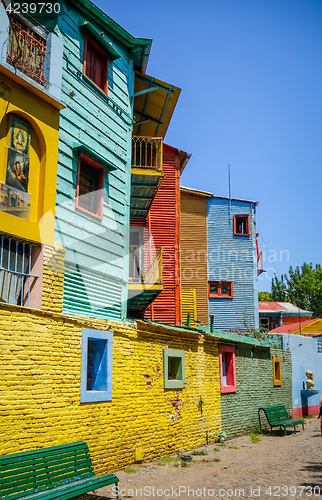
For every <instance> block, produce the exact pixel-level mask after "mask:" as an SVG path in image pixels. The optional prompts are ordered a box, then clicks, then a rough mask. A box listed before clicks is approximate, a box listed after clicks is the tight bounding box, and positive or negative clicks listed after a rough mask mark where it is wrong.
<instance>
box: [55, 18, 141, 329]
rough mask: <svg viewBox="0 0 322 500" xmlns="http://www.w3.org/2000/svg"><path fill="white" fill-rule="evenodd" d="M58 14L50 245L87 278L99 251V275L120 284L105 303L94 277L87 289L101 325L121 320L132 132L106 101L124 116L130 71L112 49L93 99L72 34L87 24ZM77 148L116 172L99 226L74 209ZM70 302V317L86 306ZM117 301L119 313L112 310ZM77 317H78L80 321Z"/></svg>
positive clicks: (79, 38)
mask: <svg viewBox="0 0 322 500" xmlns="http://www.w3.org/2000/svg"><path fill="white" fill-rule="evenodd" d="M63 10H64V13H63V15H62V16H60V18H59V30H60V32H61V33H62V38H63V42H64V66H63V79H62V101H64V102H65V103H66V104H67V108H66V109H64V110H62V111H61V114H60V131H59V156H58V176H57V209H56V237H55V238H56V241H57V242H59V243H61V244H62V245H64V246H68V248H69V249H70V251H69V254H71V253H75V254H77V258H76V259H75V258H73V256H72V257H71V260H69V257H68V253H67V254H66V260H67V264H68V262H69V263H70V264H75V262H76V263H77V264H80V265H82V266H84V267H85V268H87V269H91V272H92V273H93V274H94V275H96V272H95V268H96V269H97V267H98V266H96V265H95V263H94V265H92V263H93V261H95V260H96V259H95V258H94V256H93V248H94V250H95V253H97V251H99V253H100V258H99V271H100V273H101V274H106V280H109V279H110V278H109V277H108V276H111V277H112V278H113V277H114V278H117V279H120V280H121V282H118V284H117V286H116V287H115V288H113V289H112V290H111V291H110V293H109V294H107V295H104V294H105V292H104V286H105V285H103V282H102V281H101V278H100V274H99V273H97V286H96V288H94V286H93V293H94V291H95V290H96V292H97V296H100V295H101V296H104V297H105V299H106V301H107V302H106V308H105V310H106V311H107V312H108V316H106V317H111V318H116V316H115V310H117V311H118V312H119V315H118V319H125V317H126V299H127V279H128V252H127V249H125V246H127V242H125V241H124V239H123V236H122V227H123V226H128V224H129V201H130V168H131V165H130V164H131V160H130V158H131V126H130V123H129V122H128V120H127V119H126V118H125V115H121V114H120V113H118V112H117V110H116V109H115V108H113V106H111V105H110V104H109V103H108V102H107V99H108V98H112V99H113V101H114V102H115V103H116V104H117V105H118V106H119V107H120V108H121V109H122V110H124V111H125V112H126V113H128V114H131V95H132V92H133V91H132V87H133V63H132V60H131V59H129V56H128V52H127V50H126V49H125V48H124V47H122V45H121V44H120V43H117V47H116V46H115V47H116V48H117V50H118V52H120V53H121V55H122V57H121V58H119V59H117V60H115V61H113V62H111V61H110V64H109V84H108V97H107V98H103V97H102V96H101V93H100V91H97V90H95V88H93V87H92V86H91V85H90V84H89V83H87V82H86V81H85V80H84V79H83V78H82V73H83V51H84V32H83V31H82V30H81V29H80V27H79V26H80V25H81V23H82V22H83V21H85V20H86V19H84V18H82V17H81V15H80V14H78V13H77V12H76V11H74V10H73V9H70V8H68V9H63ZM107 37H108V34H107ZM113 43H114V40H113ZM71 90H73V92H75V97H71V96H70V92H71ZM77 144H84V145H86V146H88V147H89V148H91V149H92V150H93V151H94V152H96V153H97V154H98V155H100V156H101V157H102V158H103V159H105V161H107V162H111V163H112V164H113V165H115V166H116V167H117V170H114V171H112V172H110V173H108V172H107V171H105V185H104V187H105V190H106V196H105V198H104V208H103V219H102V221H100V220H97V219H95V218H93V217H91V216H90V215H86V214H85V213H84V212H81V211H79V210H77V209H75V201H74V198H75V194H76V176H77V160H78V154H77V153H75V150H73V148H74V147H75V146H76V145H77ZM93 238H94V239H95V244H94V245H93ZM103 281H104V280H103ZM93 283H94V282H93ZM104 283H105V281H104ZM90 286H91V285H88V288H90ZM120 288H121V292H122V293H121V299H120ZM66 293H67V288H66ZM70 297H71V298H70V299H69V300H66V301H65V302H64V312H69V311H70V308H71V307H72V308H74V309H75V311H77V310H78V305H79V304H81V303H82V302H83V300H85V301H86V298H83V297H82V294H81V290H80V301H79V300H78V297H77V296H75V295H70ZM117 301H119V305H118V306H117V307H116V309H115V308H114V305H115V304H116V303H117ZM67 303H68V304H69V305H68V306H67ZM72 303H73V306H72V305H71V304H72ZM110 311H112V313H111V314H109V312H110ZM82 312H83V311H82V309H80V310H79V314H82Z"/></svg>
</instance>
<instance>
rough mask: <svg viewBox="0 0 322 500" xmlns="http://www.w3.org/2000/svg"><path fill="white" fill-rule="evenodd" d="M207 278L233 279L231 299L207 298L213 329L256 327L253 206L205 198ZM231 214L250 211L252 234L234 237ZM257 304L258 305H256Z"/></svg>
mask: <svg viewBox="0 0 322 500" xmlns="http://www.w3.org/2000/svg"><path fill="white" fill-rule="evenodd" d="M207 204H208V279H209V280H216V281H217V280H223V281H232V282H233V298H232V299H216V298H214V299H212V298H210V299H209V314H214V325H215V328H218V329H223V330H245V329H246V328H247V327H252V328H258V302H257V257H256V225H255V223H256V221H255V205H254V204H253V203H249V202H241V201H235V200H232V201H231V208H230V207H229V200H226V199H220V198H208V200H207ZM234 214H245V215H246V214H249V215H250V229H251V235H250V236H248V237H246V236H234ZM256 304H257V307H256Z"/></svg>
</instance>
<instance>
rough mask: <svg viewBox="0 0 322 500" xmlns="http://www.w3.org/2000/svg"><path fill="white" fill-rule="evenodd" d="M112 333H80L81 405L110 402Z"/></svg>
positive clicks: (84, 331)
mask: <svg viewBox="0 0 322 500" xmlns="http://www.w3.org/2000/svg"><path fill="white" fill-rule="evenodd" d="M112 365H113V332H112V331H109V332H106V331H103V330H92V329H90V328H85V329H84V330H83V332H82V369H81V370H82V371H81V396H80V400H81V403H90V402H95V401H111V400H112Z"/></svg>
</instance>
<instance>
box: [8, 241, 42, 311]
mask: <svg viewBox="0 0 322 500" xmlns="http://www.w3.org/2000/svg"><path fill="white" fill-rule="evenodd" d="M33 246H34V245H32V244H30V243H25V242H20V241H17V240H14V239H11V238H5V237H4V236H1V237H0V302H5V303H7V304H13V305H20V306H27V307H29V305H30V290H31V286H32V284H33V282H34V280H35V279H37V278H38V276H36V275H34V274H30V269H31V254H32V248H33Z"/></svg>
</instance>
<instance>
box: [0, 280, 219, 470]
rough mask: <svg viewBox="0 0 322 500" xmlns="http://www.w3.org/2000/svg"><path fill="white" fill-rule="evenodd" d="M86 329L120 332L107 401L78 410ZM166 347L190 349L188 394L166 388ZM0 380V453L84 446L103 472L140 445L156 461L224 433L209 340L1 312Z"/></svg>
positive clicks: (23, 311) (4, 308) (213, 345)
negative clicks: (76, 443) (110, 395)
mask: <svg viewBox="0 0 322 500" xmlns="http://www.w3.org/2000/svg"><path fill="white" fill-rule="evenodd" d="M59 274H60V273H59ZM83 328H97V329H102V330H108V329H113V331H114V345H113V400H112V401H110V402H103V403H87V404H81V403H80V377H81V334H82V329H83ZM163 349H180V350H184V351H185V369H186V385H185V387H184V389H182V390H178V389H176V390H173V389H172V390H171V389H170V390H164V384H163ZM0 378H1V385H0V435H1V440H0V454H9V453H16V452H19V451H25V450H31V449H37V448H42V447H48V446H54V445H59V444H64V443H69V442H74V441H79V440H85V441H86V442H87V443H88V445H89V448H90V451H91V455H92V458H93V463H94V468H95V470H96V472H97V473H103V472H106V471H108V470H116V469H119V468H122V467H124V466H126V465H128V464H131V463H133V462H134V453H135V448H136V447H137V446H142V448H143V458H144V459H145V460H147V459H152V458H153V457H155V456H157V455H161V456H164V455H167V454H169V453H176V452H178V450H179V449H180V448H181V449H186V450H188V449H191V448H193V447H195V446H198V445H201V444H203V443H205V442H206V435H207V434H208V437H209V439H210V440H211V441H213V439H214V436H215V434H216V432H217V431H218V430H219V429H220V428H221V406H220V382H219V364H218V344H217V341H216V340H215V339H213V338H210V337H209V338H207V337H205V338H202V337H199V336H197V335H192V334H189V333H186V334H185V333H183V334H182V335H180V337H179V336H176V332H173V331H172V330H170V331H169V330H166V329H165V328H162V327H157V326H153V325H149V324H146V323H143V322H141V323H138V324H135V323H129V324H120V323H114V322H104V321H101V320H89V319H87V318H73V317H67V316H64V315H62V314H54V313H49V312H45V311H36V310H31V309H27V308H19V307H16V306H8V305H0ZM200 396H201V397H202V399H203V401H204V405H203V408H202V412H201V409H200V406H199V404H198V403H199V399H200Z"/></svg>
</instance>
